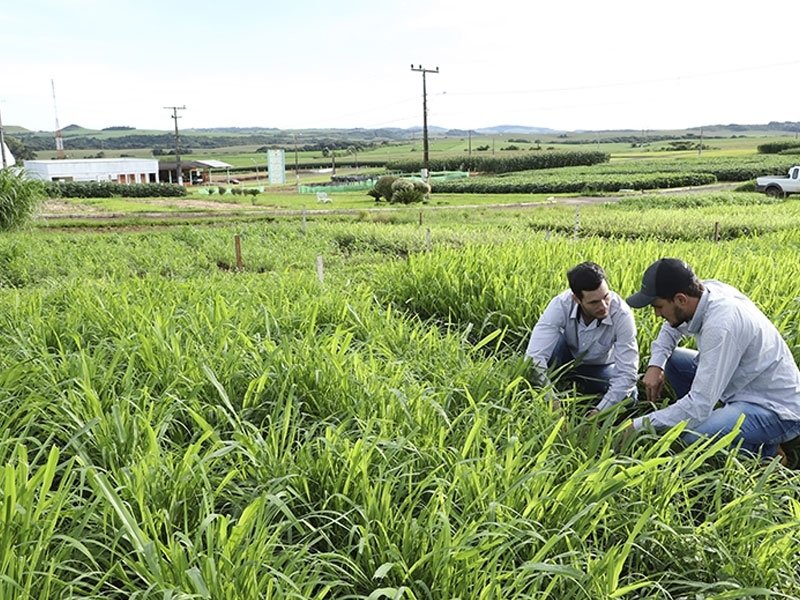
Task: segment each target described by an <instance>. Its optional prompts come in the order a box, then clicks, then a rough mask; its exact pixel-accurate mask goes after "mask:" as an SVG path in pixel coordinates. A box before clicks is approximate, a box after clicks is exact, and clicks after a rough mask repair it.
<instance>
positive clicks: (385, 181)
mask: <svg viewBox="0 0 800 600" xmlns="http://www.w3.org/2000/svg"><path fill="white" fill-rule="evenodd" d="M396 180H397V177H394V176H393V175H384V176H383V177H381V178H380V179H378V181H376V182H375V187H373V189H372V190H370V191H371V192H373V193H370V194H369V195H370V196H372V197H373V198H375V200H376V201H377V200H380V199H381V198H383V199H385V200H386V201H387V202H391V201H392V185H393V184H394V182H395V181H396Z"/></svg>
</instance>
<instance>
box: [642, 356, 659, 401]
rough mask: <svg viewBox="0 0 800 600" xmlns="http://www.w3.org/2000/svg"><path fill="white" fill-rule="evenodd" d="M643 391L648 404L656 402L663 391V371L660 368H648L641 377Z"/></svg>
mask: <svg viewBox="0 0 800 600" xmlns="http://www.w3.org/2000/svg"><path fill="white" fill-rule="evenodd" d="M642 383H643V384H644V389H645V390H646V391H647V400H648V402H656V401H657V400H659V399H660V398H661V392H663V391H664V370H663V369H661V367H656V366H652V365H651V366H649V367H647V371H645V372H644V377H642Z"/></svg>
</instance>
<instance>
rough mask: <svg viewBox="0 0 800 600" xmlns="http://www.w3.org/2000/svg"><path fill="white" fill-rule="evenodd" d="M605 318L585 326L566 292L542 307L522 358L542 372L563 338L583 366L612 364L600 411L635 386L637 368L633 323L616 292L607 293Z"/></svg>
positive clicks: (624, 304) (570, 292) (599, 406)
mask: <svg viewBox="0 0 800 600" xmlns="http://www.w3.org/2000/svg"><path fill="white" fill-rule="evenodd" d="M609 297H610V299H611V304H610V306H609V309H608V316H607V317H606V318H605V319H603V320H602V321H600V320H598V319H595V320H593V321H592V322H591V323H589V324H588V325H586V324H585V323H584V321H583V318H582V317H581V314H580V310H579V308H580V307H579V305H578V303H577V302H575V299H574V298H573V297H572V291H571V290H566V291H565V292H562V293H561V294H559V295H558V296H556V297H555V298H553V299H552V300H550V303H549V304H548V305H547V308H545V310H544V312H543V313H542V316H541V317H540V318H539V321H538V322H537V323H536V325H535V326H534V328H533V332H532V333H531V338H530V341H529V342H528V349H527V350H526V351H525V356H527V357H529V358H530V359H531V360H532V361H533V364H534V365H536V366H537V367H538V368H539V369H542V370H546V369H547V362H548V361H549V360H550V357H551V356H552V355H553V349H554V348H555V346H556V343H557V342H558V340H559V338H560V337H561V336H562V335H563V336H564V338H565V340H566V342H567V347H568V348H569V350H570V352H571V353H572V355H573V356H575V357H581V363H582V364H586V365H610V364H614V376H613V377H612V378H611V380H610V381H609V386H608V391H607V392H606V394H605V395H604V396H603V398H602V400H601V401H600V403H599V404H598V405H597V408H598V410H603V409H605V408H607V407H609V406H611V405H612V404H616V403H617V402H620V401H621V400H623V399H625V398H628V397H629V396H630V395H631V393H632V392H633V390H634V388H635V387H636V375H637V372H638V369H639V346H638V344H637V343H636V322H635V320H634V317H633V311H631V308H630V307H629V306H628V305H627V304H626V303H625V301H624V300H623V299H622V298H620V297H619V295H618V294H617V293H616V292H609Z"/></svg>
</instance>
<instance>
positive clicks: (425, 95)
mask: <svg viewBox="0 0 800 600" xmlns="http://www.w3.org/2000/svg"><path fill="white" fill-rule="evenodd" d="M411 70H412V71H416V72H418V73H422V161H423V163H424V166H425V174H426V175H425V179H426V182H425V183H427V179H428V178H429V177H430V173H431V171H430V156H429V154H428V92H427V90H426V89H425V74H426V73H438V72H439V67H436V68H435V69H425V68H423V66H422V65H419V66H418V67H415V66H414V65H413V64H412V65H411Z"/></svg>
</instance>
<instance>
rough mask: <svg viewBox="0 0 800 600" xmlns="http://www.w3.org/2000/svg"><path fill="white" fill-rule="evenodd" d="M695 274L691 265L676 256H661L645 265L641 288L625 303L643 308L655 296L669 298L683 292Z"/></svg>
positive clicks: (651, 301)
mask: <svg viewBox="0 0 800 600" xmlns="http://www.w3.org/2000/svg"><path fill="white" fill-rule="evenodd" d="M695 279H696V276H695V274H694V271H693V270H692V267H690V266H689V265H687V264H686V263H685V262H683V261H682V260H680V259H678V258H662V259H659V260H657V261H656V262H654V263H653V264H652V265H650V266H649V267H647V270H646V271H645V272H644V276H643V277H642V289H641V290H639V291H638V292H636V293H635V294H633V295H632V296H629V297H628V299H627V303H628V305H629V306H632V307H633V308H643V307H645V306H647V305H649V304H652V303H653V301H654V300H656V299H657V298H667V299H671V298H672V297H673V296H675V294H677V293H678V292H685V291H686V290H687V289H688V288H689V287H690V286H691V285H692V282H694V281H695Z"/></svg>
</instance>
